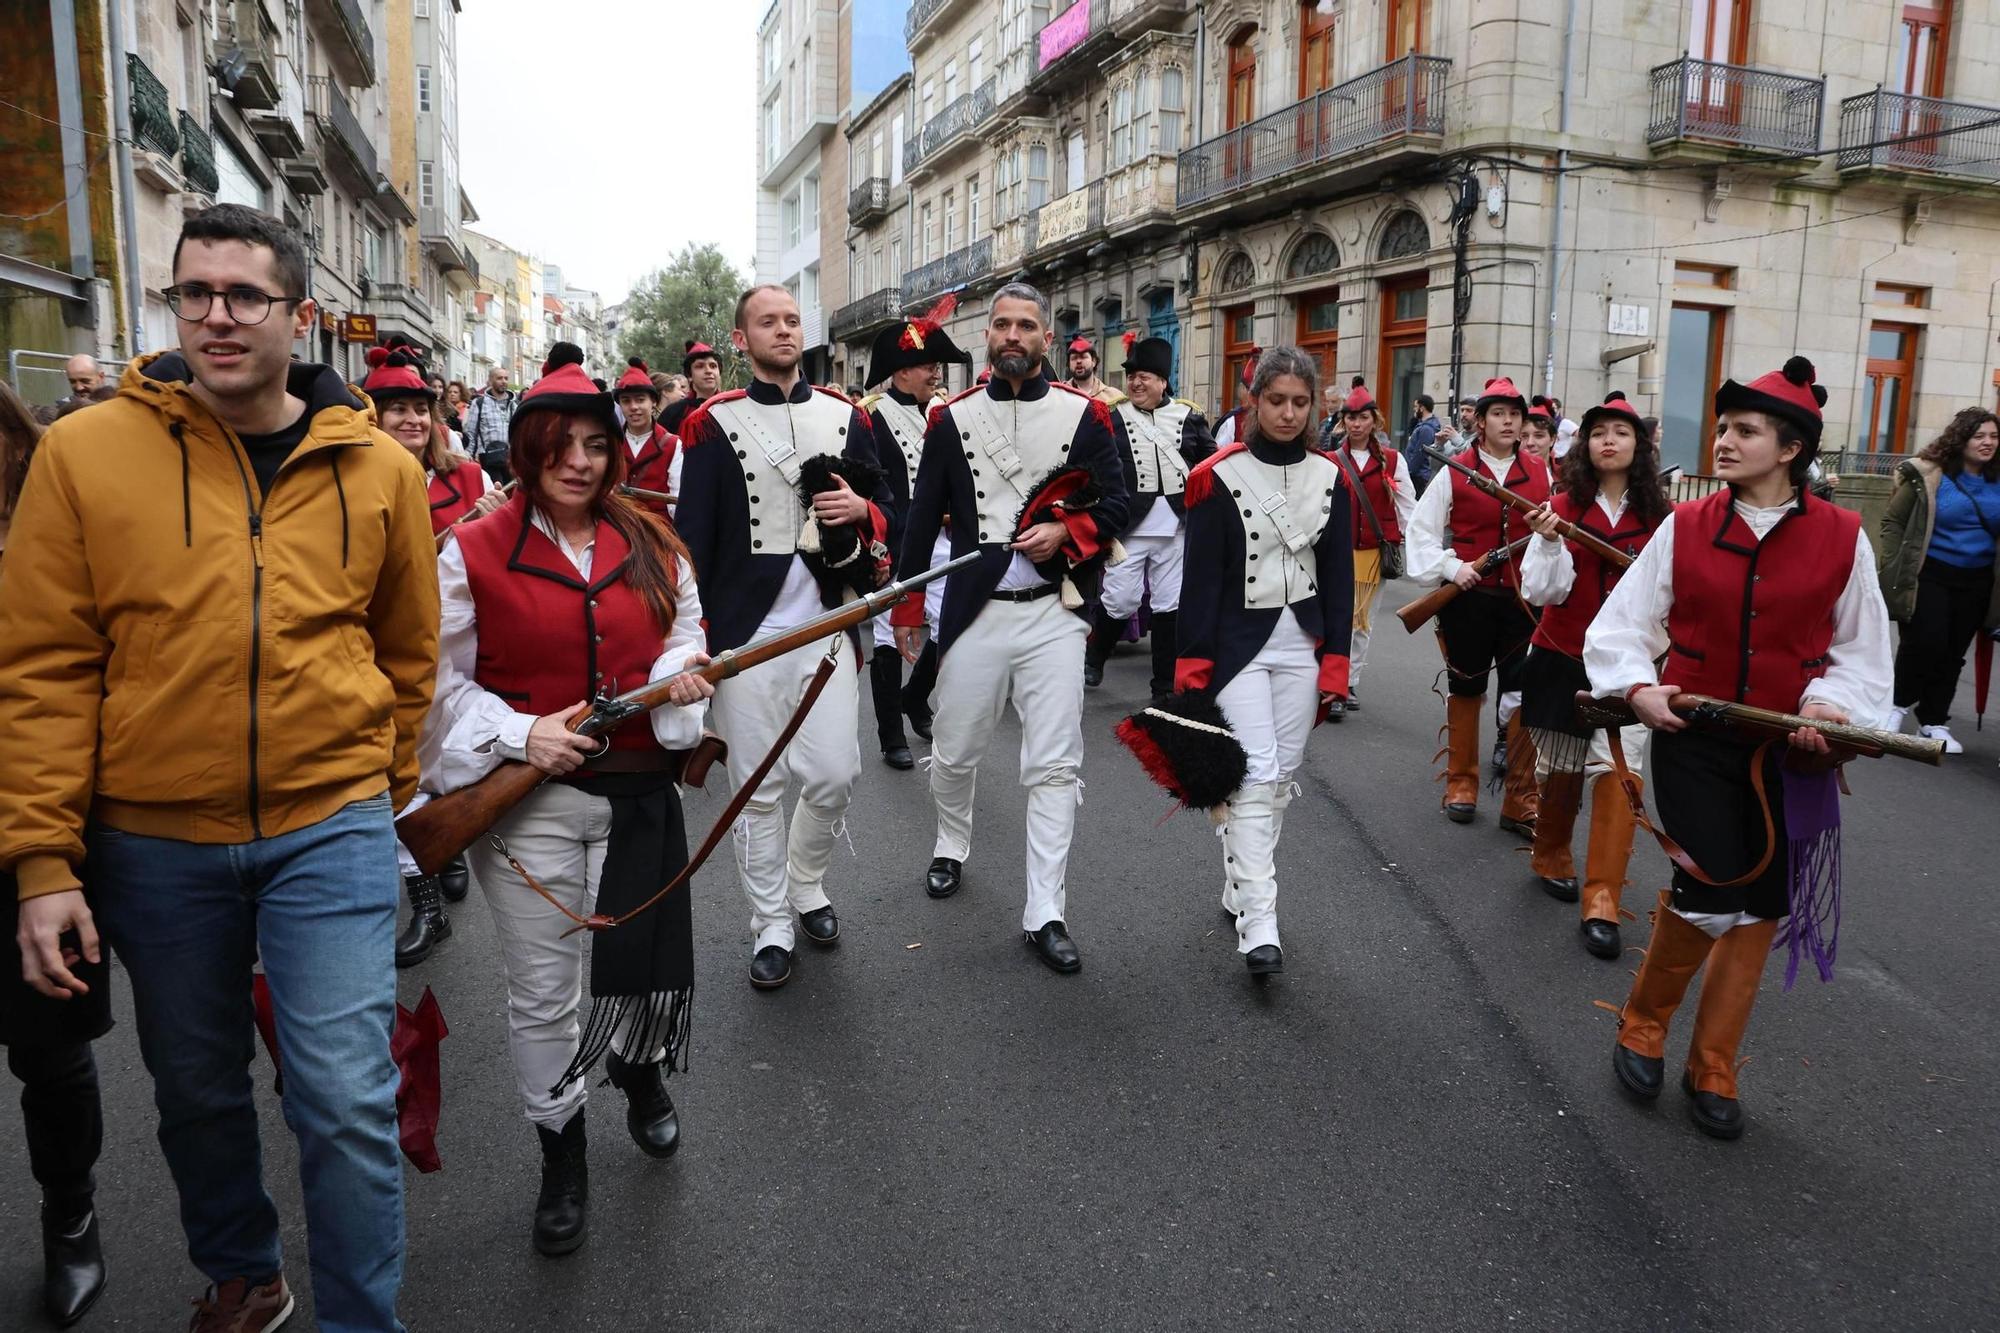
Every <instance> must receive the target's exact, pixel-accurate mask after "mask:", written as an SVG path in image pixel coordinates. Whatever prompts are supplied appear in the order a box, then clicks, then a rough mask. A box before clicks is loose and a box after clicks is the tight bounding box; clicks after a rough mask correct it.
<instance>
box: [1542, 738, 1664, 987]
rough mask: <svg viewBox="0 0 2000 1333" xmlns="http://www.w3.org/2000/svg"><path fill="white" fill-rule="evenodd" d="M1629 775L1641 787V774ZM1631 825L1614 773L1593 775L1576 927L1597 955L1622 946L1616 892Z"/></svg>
mask: <svg viewBox="0 0 2000 1333" xmlns="http://www.w3.org/2000/svg"><path fill="white" fill-rule="evenodd" d="M1632 780H1633V781H1634V782H1639V783H1642V785H1641V787H1640V790H1641V791H1642V792H1643V791H1644V790H1645V788H1644V786H1643V782H1642V779H1639V778H1633V779H1632ZM1543 810H1544V811H1545V812H1546V810H1547V806H1546V805H1545V806H1544V807H1543ZM1547 817H1548V816H1547V814H1546V813H1544V814H1543V818H1544V819H1546V818H1547ZM1637 827H1638V825H1637V824H1636V823H1635V822H1634V820H1633V818H1632V803H1631V802H1630V801H1628V800H1626V799H1625V793H1624V791H1623V790H1622V789H1621V788H1620V787H1619V785H1618V775H1617V774H1616V773H1600V774H1598V776H1597V779H1596V781H1594V782H1592V783H1591V784H1590V845H1589V848H1588V849H1587V850H1586V851H1585V852H1584V854H1583V895H1582V904H1581V907H1580V910H1581V912H1582V919H1581V921H1580V922H1579V924H1578V927H1577V928H1578V929H1579V930H1580V931H1581V932H1582V933H1583V947H1584V948H1586V949H1588V950H1589V951H1590V952H1591V953H1593V954H1595V955H1597V956H1598V957H1599V958H1616V957H1617V956H1618V955H1619V954H1620V953H1622V952H1623V951H1624V947H1625V946H1624V943H1623V942H1622V941H1621V940H1620V939H1619V937H1618V897H1619V895H1620V893H1622V892H1623V891H1624V888H1625V871H1626V868H1627V867H1629V866H1630V865H1631V864H1632V836H1633V830H1634V829H1636V828H1637Z"/></svg>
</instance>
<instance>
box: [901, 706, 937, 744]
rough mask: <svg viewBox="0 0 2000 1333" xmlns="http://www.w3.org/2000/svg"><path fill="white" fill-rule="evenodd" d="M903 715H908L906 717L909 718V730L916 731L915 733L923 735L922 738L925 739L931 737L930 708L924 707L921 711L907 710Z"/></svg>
mask: <svg viewBox="0 0 2000 1333" xmlns="http://www.w3.org/2000/svg"><path fill="white" fill-rule="evenodd" d="M904 716H906V717H908V718H909V719H910V730H911V731H914V732H916V733H917V735H919V736H921V737H923V738H924V739H925V740H929V739H930V738H931V710H930V709H928V708H926V709H924V710H923V711H921V712H917V711H911V712H908V713H906V714H904Z"/></svg>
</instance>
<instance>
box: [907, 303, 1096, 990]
mask: <svg viewBox="0 0 2000 1333" xmlns="http://www.w3.org/2000/svg"><path fill="white" fill-rule="evenodd" d="M1048 329H1049V303H1048V298H1047V297H1045V296H1043V295H1042V294H1041V292H1039V291H1037V290H1036V289H1035V288H1033V287H1030V286H1029V285H1028V284H1026V283H1023V282H1010V283H1007V284H1006V285H1005V286H1003V287H1001V288H1000V289H999V290H998V291H996V292H994V293H993V305H992V311H991V313H990V314H989V315H988V316H987V322H986V355H987V357H988V359H989V360H990V361H991V362H992V364H993V377H992V378H991V379H990V380H989V381H987V383H985V384H984V385H980V386H977V387H974V388H971V389H967V390H966V391H965V392H963V393H961V394H959V395H957V396H956V397H954V398H952V399H951V400H950V401H949V402H947V403H946V404H944V405H943V406H941V407H939V408H938V409H936V410H935V411H933V412H932V413H931V418H930V425H929V427H928V428H927V429H926V430H925V432H924V455H923V464H922V466H921V467H920V468H919V469H918V471H917V486H916V492H915V494H914V495H913V496H912V497H911V501H910V513H909V521H908V523H907V525H906V526H905V527H904V530H903V553H902V566H901V568H902V572H903V574H904V576H905V577H908V576H910V575H913V574H917V573H921V572H922V571H923V570H926V569H928V568H930V561H931V551H932V545H933V543H935V542H936V540H937V535H938V531H939V529H940V528H941V527H942V526H943V523H944V519H945V517H946V516H947V515H949V516H950V518H951V553H952V554H953V555H954V556H957V555H962V554H965V553H967V552H971V551H975V550H976V551H978V552H980V554H981V558H980V561H979V563H978V564H976V565H974V566H973V567H972V568H970V569H967V570H961V571H959V572H958V573H956V574H953V575H952V576H951V577H950V578H949V580H947V586H946V588H945V594H944V606H943V610H942V612H941V614H940V615H939V617H938V651H939V666H938V699H939V706H938V713H937V721H936V724H935V735H934V736H933V737H932V745H931V799H932V800H933V801H934V802H935V803H936V805H937V817H938V831H937V843H936V852H935V855H934V858H933V859H932V861H931V864H930V869H929V871H928V872H927V874H926V876H925V890H926V891H927V892H928V893H929V894H930V895H931V897H933V898H948V897H950V896H951V895H952V894H954V893H956V892H958V889H959V884H960V879H961V876H962V874H963V871H964V866H965V858H966V855H967V853H969V852H970V851H971V849H972V799H973V784H974V780H975V779H976V777H977V775H978V771H979V761H980V760H981V759H982V758H984V757H985V754H986V748H987V746H988V745H990V744H991V743H992V740H993V733H994V730H995V728H996V726H997V724H998V723H999V720H1000V714H1001V712H1002V711H1003V710H1004V709H1005V708H1006V706H1007V701H1008V700H1009V699H1010V698H1011V699H1012V700H1013V702H1014V710H1015V712H1016V714H1018V715H1019V717H1020V719H1021V765H1020V767H1021V784H1022V785H1023V786H1025V787H1026V788H1027V789H1028V802H1027V805H1028V814H1027V825H1028V853H1027V881H1028V883H1027V902H1026V904H1025V906H1024V907H1023V909H1022V913H1021V929H1022V931H1023V933H1024V935H1025V937H1026V939H1027V941H1028V943H1029V945H1030V946H1032V947H1033V948H1034V949H1035V951H1036V953H1037V954H1038V955H1039V956H1040V957H1041V959H1042V961H1043V962H1045V963H1047V964H1048V965H1049V966H1050V967H1052V968H1054V969H1055V970H1056V971H1058V972H1074V971H1076V970H1077V969H1078V968H1080V967H1082V966H1083V961H1082V959H1081V958H1080V957H1079V956H1078V954H1077V950H1076V944H1075V943H1074V941H1072V940H1071V939H1070V937H1069V930H1068V927H1067V925H1066V924H1065V919H1064V918H1065V903H1066V900H1065V895H1064V885H1063V877H1064V875H1065V873H1066V871H1067V868H1068V863H1069V844H1070V837H1071V835H1072V833H1074V832H1075V829H1076V808H1077V804H1078V800H1079V798H1080V796H1081V795H1082V789H1081V786H1080V770H1081V769H1082V767H1083V643H1084V639H1085V637H1086V636H1087V634H1088V632H1089V629H1088V626H1087V625H1086V624H1085V622H1084V621H1083V619H1082V618H1081V616H1080V614H1078V613H1080V612H1081V611H1082V610H1083V608H1084V606H1085V605H1086V601H1085V599H1086V598H1087V597H1088V596H1089V595H1090V594H1091V593H1092V592H1094V591H1095V587H1094V584H1095V581H1096V571H1097V566H1098V564H1099V563H1100V562H1101V561H1102V559H1103V557H1104V553H1105V551H1106V550H1107V549H1108V547H1109V546H1110V543H1111V538H1112V534H1114V533H1116V532H1118V531H1120V530H1121V529H1122V528H1123V527H1124V526H1125V512H1126V496H1125V481H1124V477H1123V476H1122V469H1121V468H1120V466H1119V462H1118V445H1117V442H1116V441H1115V440H1114V439H1113V438H1112V426H1111V412H1110V409H1109V408H1107V407H1105V405H1104V404H1103V403H1101V402H1098V401H1097V400H1095V399H1092V398H1088V397H1086V396H1084V395H1083V394H1080V393H1077V392H1076V391H1074V390H1073V389H1070V388H1069V387H1067V386H1065V385H1056V384H1051V383H1049V381H1048V380H1047V379H1046V378H1045V377H1044V375H1043V371H1042V356H1043V353H1044V352H1045V351H1046V350H1047V348H1048V338H1049V333H1048ZM890 615H891V618H892V619H893V620H894V621H895V624H896V643H897V645H898V646H899V647H900V648H902V650H903V658H904V660H905V661H911V662H914V661H915V660H917V656H918V653H919V652H920V651H921V649H922V648H923V646H924V640H925V637H926V636H925V630H924V624H923V615H924V613H923V608H922V607H921V606H916V605H912V604H910V603H907V602H906V603H904V604H903V605H901V606H898V607H897V608H895V610H893V611H892V612H890Z"/></svg>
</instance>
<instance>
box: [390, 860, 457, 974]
mask: <svg viewBox="0 0 2000 1333" xmlns="http://www.w3.org/2000/svg"><path fill="white" fill-rule="evenodd" d="M403 888H404V889H406V890H407V891H408V892H409V895H410V924H409V925H408V926H405V927H404V928H403V933H402V934H401V935H399V936H397V937H396V966H397V967H415V966H416V965H417V964H418V963H421V962H423V961H424V959H426V958H429V957H430V956H431V950H432V949H434V948H436V947H437V946H438V945H439V944H440V943H441V942H443V941H445V940H448V939H450V938H451V918H450V917H448V916H446V915H445V914H444V890H443V889H442V887H441V886H440V885H439V884H438V882H437V877H436V876H434V875H405V876H404V877H403Z"/></svg>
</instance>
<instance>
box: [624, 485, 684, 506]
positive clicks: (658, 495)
mask: <svg viewBox="0 0 2000 1333" xmlns="http://www.w3.org/2000/svg"><path fill="white" fill-rule="evenodd" d="M618 493H619V494H620V495H622V496H624V497H625V498H626V499H628V500H650V501H652V502H653V503H654V504H662V505H669V506H671V505H677V504H679V503H680V500H679V499H677V498H676V497H674V496H671V495H669V494H667V493H666V492H665V491H649V490H647V489H646V488H645V487H643V486H626V485H623V484H622V483H621V484H620V485H619V487H618Z"/></svg>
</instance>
